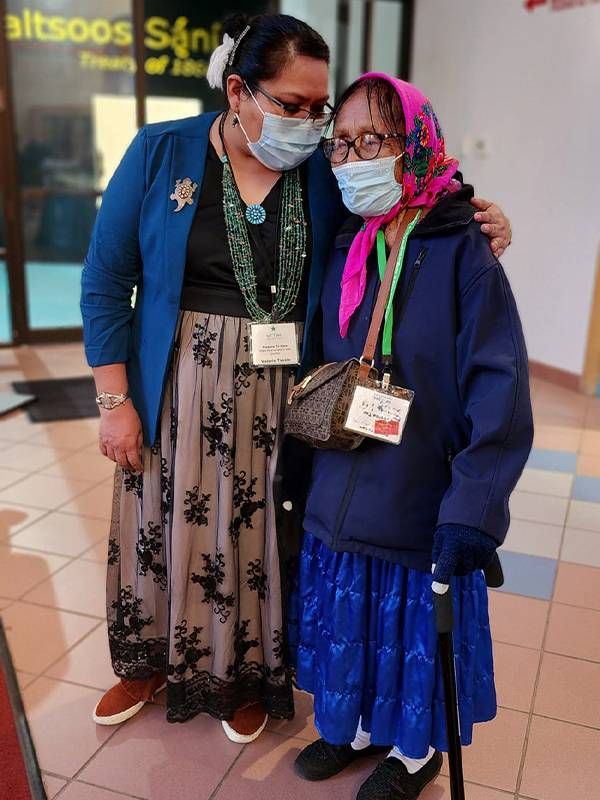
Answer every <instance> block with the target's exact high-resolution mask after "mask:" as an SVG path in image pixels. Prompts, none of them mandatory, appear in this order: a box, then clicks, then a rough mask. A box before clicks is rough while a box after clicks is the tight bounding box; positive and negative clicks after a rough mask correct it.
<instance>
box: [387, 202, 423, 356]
mask: <svg viewBox="0 0 600 800" xmlns="http://www.w3.org/2000/svg"><path fill="white" fill-rule="evenodd" d="M421 215H422V212H421V211H419V213H418V214H417V216H416V217H415V218H414V219H413V220H412V222H411V223H410V225H408V227H407V228H406V231H405V232H404V236H403V237H402V244H401V245H400V251H399V253H398V258H397V259H396V267H395V269H394V280H393V282H392V288H391V291H390V296H389V299H388V302H387V306H386V308H385V324H384V326H383V342H382V345H381V352H382V355H383V357H384V358H389V357H391V355H392V335H393V333H394V295H395V294H396V289H397V288H398V281H399V280H400V276H401V275H402V268H403V266H404V254H405V253H406V244H407V242H408V237H409V236H410V235H411V233H412V232H413V229H414V227H415V225H417V223H418V222H419V220H420V219H421ZM386 262H387V254H386V247H385V234H384V232H383V231H382V230H381V228H380V229H379V230H378V231H377V264H378V267H379V278H380V279H381V280H382V281H383V277H384V275H385V266H386Z"/></svg>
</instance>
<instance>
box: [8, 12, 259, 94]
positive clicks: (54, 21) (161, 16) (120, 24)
mask: <svg viewBox="0 0 600 800" xmlns="http://www.w3.org/2000/svg"><path fill="white" fill-rule="evenodd" d="M71 5H72V13H69V7H70V6H71ZM81 5H82V4H81V3H79V2H73V3H72V4H70V3H69V2H66V3H61V10H62V11H63V13H54V12H53V11H49V10H48V8H46V7H44V6H45V3H44V2H43V0H41V2H40V0H38V3H35V0H34V1H33V2H32V3H31V4H29V3H28V4H26V5H25V4H24V5H23V7H22V8H21V9H20V10H13V11H12V13H11V12H9V13H7V14H6V18H5V30H6V38H7V39H8V41H9V42H11V45H12V47H13V48H15V47H17V48H19V47H27V48H31V49H35V50H36V51H41V52H43V50H44V49H45V48H52V49H53V53H56V50H57V49H58V48H60V51H61V53H62V57H63V58H65V59H68V60H69V62H72V63H73V67H74V68H78V69H81V70H86V71H89V70H92V71H99V72H116V73H119V72H121V73H133V72H135V69H136V62H135V58H134V56H133V52H132V51H133V42H134V33H133V22H132V19H131V17H130V16H129V15H121V16H117V17H109V16H108V15H107V16H103V15H102V14H98V13H97V12H96V14H94V13H93V12H92V13H91V14H90V15H89V16H88V15H85V12H82V11H81ZM268 5H269V3H268V2H266V0H226V2H224V3H223V2H218V1H217V0H215V2H198V0H174V2H165V0H146V2H145V21H144V34H145V36H144V46H145V53H144V68H145V72H146V75H147V79H146V85H147V92H148V94H152V95H155V96H175V97H197V98H202V99H204V100H209V98H210V96H211V94H212V91H211V90H210V89H209V88H208V85H207V84H206V82H205V81H201V80H198V79H202V78H205V77H206V71H207V69H208V61H209V59H210V56H211V54H212V52H213V50H214V49H215V48H216V47H217V46H218V45H219V44H220V43H221V27H222V24H221V20H222V19H223V17H225V16H227V14H229V13H231V12H232V11H242V10H243V11H244V12H246V13H250V14H255V13H260V12H261V11H265V10H267V7H268ZM36 6H37V7H36ZM54 57H55V56H54Z"/></svg>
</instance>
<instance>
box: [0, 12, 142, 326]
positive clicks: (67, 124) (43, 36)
mask: <svg viewBox="0 0 600 800" xmlns="http://www.w3.org/2000/svg"><path fill="white" fill-rule="evenodd" d="M83 8H85V11H84V10H82V9H83ZM7 12H8V13H7V17H6V37H7V40H8V54H9V58H10V64H11V73H12V80H13V86H12V94H13V105H14V126H15V134H16V145H17V152H18V176H19V183H20V189H21V218H22V221H23V239H24V256H25V278H26V304H27V312H28V319H29V326H30V328H31V329H40V328H45V329H47V328H61V327H63V328H65V327H66V328H69V327H77V326H79V325H80V324H81V319H80V315H79V282H80V273H81V265H82V261H83V258H84V255H85V252H86V249H87V245H88V241H89V237H90V233H91V229H92V226H93V223H94V219H95V216H96V210H97V205H98V200H99V197H100V195H101V192H102V189H103V188H104V186H105V184H106V178H107V174H108V173H109V171H110V169H112V168H113V167H114V166H115V163H116V161H117V160H118V157H120V155H121V153H122V151H123V144H124V142H123V137H122V134H124V135H125V136H126V137H127V138H131V135H132V133H133V132H134V131H135V103H134V100H133V97H134V71H135V59H134V54H133V31H132V24H131V15H130V3H129V2H128V0H96V2H94V3H93V4H90V5H89V6H82V3H81V2H77V0H35V1H34V2H31V0H9V2H8V3H7ZM122 98H126V99H128V100H129V104H128V106H127V108H126V110H125V113H123V111H124V110H123V108H122V107H121V106H120V105H119V103H118V102H116V103H115V102H114V101H115V99H122Z"/></svg>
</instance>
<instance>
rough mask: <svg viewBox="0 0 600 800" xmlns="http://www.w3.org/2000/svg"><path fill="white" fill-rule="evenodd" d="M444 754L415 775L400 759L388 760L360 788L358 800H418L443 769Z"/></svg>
mask: <svg viewBox="0 0 600 800" xmlns="http://www.w3.org/2000/svg"><path fill="white" fill-rule="evenodd" d="M442 763H443V758H442V754H441V753H438V752H437V751H436V752H435V753H434V755H433V756H432V757H431V759H430V760H429V761H428V762H427V764H425V766H424V767H421V769H420V770H419V771H418V772H415V773H414V774H413V775H411V774H410V772H409V771H408V770H407V769H406V767H405V765H404V764H403V763H402V761H400V759H398V758H386V760H385V761H382V762H381V764H379V766H378V767H377V769H376V770H375V771H374V772H373V773H372V774H371V775H370V776H369V777H368V778H367V780H366V781H365V782H364V783H363V785H362V786H361V787H360V790H359V792H358V794H357V796H356V800H417V797H418V796H419V795H420V794H421V792H422V791H423V789H424V788H425V787H426V786H427V785H428V784H430V783H431V782H432V781H434V780H435V779H436V778H437V776H438V775H439V774H440V770H441V769H442Z"/></svg>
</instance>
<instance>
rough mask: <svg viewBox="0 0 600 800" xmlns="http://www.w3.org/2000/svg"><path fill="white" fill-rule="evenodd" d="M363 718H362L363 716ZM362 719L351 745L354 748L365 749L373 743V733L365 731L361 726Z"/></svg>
mask: <svg viewBox="0 0 600 800" xmlns="http://www.w3.org/2000/svg"><path fill="white" fill-rule="evenodd" d="M361 719H362V718H361ZM360 723H361V720H360V719H359V720H358V728H357V729H356V736H355V738H354V741H353V742H352V744H351V745H350V747H351V748H352V749H353V750H364V749H365V747H368V746H369V745H370V744H371V734H370V733H367V732H366V731H363V729H362V727H361V724H360Z"/></svg>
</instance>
